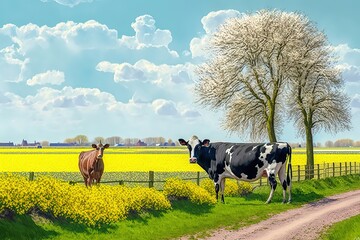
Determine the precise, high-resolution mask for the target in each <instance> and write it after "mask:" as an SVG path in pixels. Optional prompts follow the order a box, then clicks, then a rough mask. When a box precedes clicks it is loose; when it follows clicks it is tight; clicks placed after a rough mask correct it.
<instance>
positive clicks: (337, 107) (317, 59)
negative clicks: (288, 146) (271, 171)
mask: <svg viewBox="0 0 360 240" xmlns="http://www.w3.org/2000/svg"><path fill="white" fill-rule="evenodd" d="M299 21H300V22H301V30H300V31H299V33H298V35H299V37H298V38H297V41H295V42H294V43H296V48H295V51H293V52H292V55H293V56H292V57H291V58H290V57H289V58H288V59H289V63H291V64H290V66H292V67H290V68H289V69H288V72H287V74H288V76H289V79H290V81H289V83H290V84H289V88H290V90H289V95H288V98H287V103H288V106H289V108H288V112H289V115H290V118H291V119H293V120H294V121H295V126H296V127H297V129H298V132H299V134H301V135H305V136H306V154H307V165H309V166H314V146H313V134H314V133H316V132H318V131H320V130H325V131H327V132H330V133H336V132H338V131H342V130H347V129H349V128H350V118H351V116H350V100H349V98H348V97H347V96H346V95H345V93H344V91H343V86H344V83H343V80H342V78H341V72H340V71H338V70H337V69H336V68H335V61H334V57H333V56H332V54H331V51H330V49H329V47H328V42H327V38H326V36H325V34H324V33H322V32H320V31H319V30H317V28H316V27H315V26H314V24H313V23H311V22H310V21H309V20H308V19H307V18H305V17H304V16H302V15H299ZM310 169H311V167H310ZM312 176H313V170H311V172H310V174H309V177H310V178H312Z"/></svg>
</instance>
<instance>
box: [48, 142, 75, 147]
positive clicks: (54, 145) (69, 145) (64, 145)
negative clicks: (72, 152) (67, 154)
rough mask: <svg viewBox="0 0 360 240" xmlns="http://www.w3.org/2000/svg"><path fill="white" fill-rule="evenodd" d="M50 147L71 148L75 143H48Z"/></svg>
mask: <svg viewBox="0 0 360 240" xmlns="http://www.w3.org/2000/svg"><path fill="white" fill-rule="evenodd" d="M49 146H50V147H73V146H76V143H50V144H49Z"/></svg>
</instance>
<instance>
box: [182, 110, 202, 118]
mask: <svg viewBox="0 0 360 240" xmlns="http://www.w3.org/2000/svg"><path fill="white" fill-rule="evenodd" d="M181 116H183V117H185V118H198V117H200V116H201V114H200V113H199V112H198V111H195V110H189V109H187V110H185V111H183V112H182V113H181Z"/></svg>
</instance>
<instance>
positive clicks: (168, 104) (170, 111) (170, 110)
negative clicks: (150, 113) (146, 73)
mask: <svg viewBox="0 0 360 240" xmlns="http://www.w3.org/2000/svg"><path fill="white" fill-rule="evenodd" d="M152 107H153V109H154V111H155V113H156V114H158V115H165V116H177V115H179V113H178V110H177V109H176V106H175V103H174V102H172V101H169V100H165V99H156V100H155V101H153V102H152Z"/></svg>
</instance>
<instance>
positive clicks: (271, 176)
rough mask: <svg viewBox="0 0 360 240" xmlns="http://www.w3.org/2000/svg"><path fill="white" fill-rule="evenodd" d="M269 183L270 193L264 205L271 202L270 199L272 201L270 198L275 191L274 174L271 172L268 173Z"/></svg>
mask: <svg viewBox="0 0 360 240" xmlns="http://www.w3.org/2000/svg"><path fill="white" fill-rule="evenodd" d="M269 182H270V186H271V191H270V195H269V198H268V200H267V201H266V203H270V202H271V199H272V197H273V195H274V191H275V189H276V185H277V182H276V178H275V174H274V173H273V172H270V173H269Z"/></svg>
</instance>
